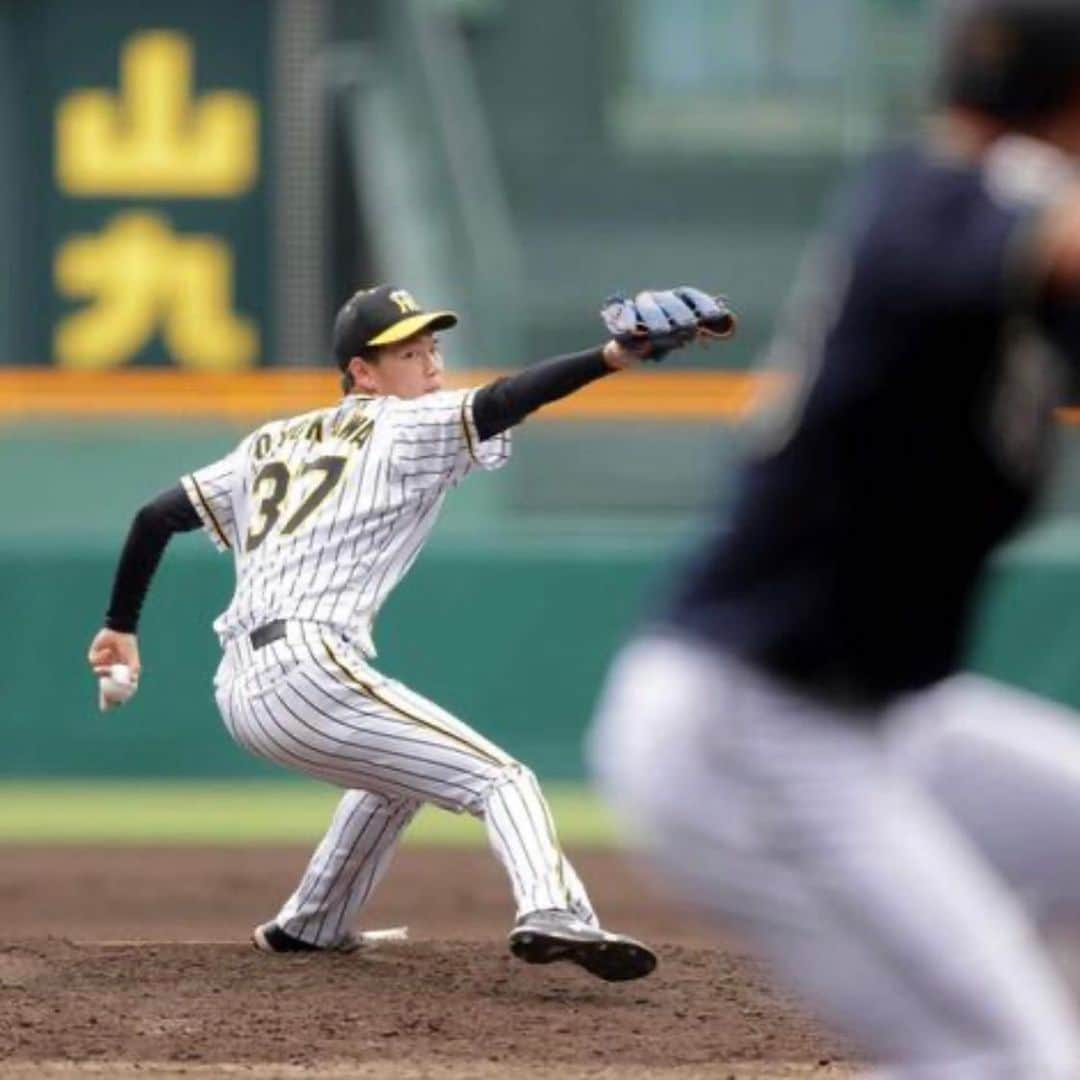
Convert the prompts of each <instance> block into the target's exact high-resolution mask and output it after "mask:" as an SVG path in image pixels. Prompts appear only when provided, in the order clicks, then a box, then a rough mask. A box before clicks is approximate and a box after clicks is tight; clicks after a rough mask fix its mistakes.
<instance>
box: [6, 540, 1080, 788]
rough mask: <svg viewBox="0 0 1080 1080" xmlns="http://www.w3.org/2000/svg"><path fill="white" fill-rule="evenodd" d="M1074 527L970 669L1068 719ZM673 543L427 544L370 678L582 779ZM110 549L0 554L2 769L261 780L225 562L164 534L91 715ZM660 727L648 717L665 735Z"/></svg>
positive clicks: (1076, 681)
mask: <svg viewBox="0 0 1080 1080" xmlns="http://www.w3.org/2000/svg"><path fill="white" fill-rule="evenodd" d="M1078 540H1080V526H1077V525H1073V524H1062V523H1059V524H1057V525H1055V526H1054V527H1052V528H1051V529H1050V530H1049V531H1048V532H1044V533H1041V534H1039V535H1038V536H1036V537H1034V538H1033V539H1032V540H1031V541H1029V542H1028V543H1027V544H1025V545H1021V546H1020V547H1018V548H1017V549H1016V551H1015V552H1013V553H1011V554H1009V555H1008V556H1006V557H1005V558H1004V559H1002V560H1001V562H1000V563H999V564H998V565H997V567H996V569H995V571H994V574H993V576H992V582H991V587H990V589H989V593H988V595H987V602H986V608H985V613H984V618H983V619H982V621H981V623H980V630H979V635H978V641H977V644H976V648H975V652H974V659H975V664H976V666H977V667H979V668H980V669H982V670H985V671H988V672H990V673H992V674H995V675H999V676H1001V677H1003V678H1008V679H1010V680H1012V681H1015V682H1017V683H1019V684H1021V685H1024V686H1028V687H1030V688H1032V689H1035V690H1039V691H1041V692H1044V693H1046V694H1048V695H1049V696H1051V697H1054V698H1057V699H1059V700H1061V701H1065V702H1068V703H1070V704H1074V705H1078V706H1080V665H1077V663H1076V657H1075V644H1074V643H1075V642H1076V641H1077V640H1078V638H1080V633H1078V632H1077V631H1080V626H1078V625H1077V624H1078V623H1080V560H1078V559H1077V558H1076V556H1075V552H1076V550H1077V544H1076V541H1078ZM678 547H679V544H678V542H672V541H671V540H670V539H669V540H667V541H665V542H659V541H645V540H640V541H635V542H627V541H625V540H617V539H614V538H610V537H609V538H608V539H606V540H602V539H598V538H593V539H591V540H590V541H589V542H588V543H584V542H583V541H582V540H581V539H580V538H578V539H567V538H565V537H564V538H558V537H555V536H551V535H548V536H543V535H538V536H532V537H530V536H527V535H519V536H517V537H516V538H514V539H512V540H511V539H499V538H498V537H489V538H486V539H485V538H475V539H473V540H471V541H468V542H465V541H462V540H459V539H453V538H451V539H448V540H444V541H439V542H435V543H433V545H432V546H431V548H430V549H429V550H428V551H427V552H425V554H424V555H423V556H422V557H421V559H420V561H419V563H418V564H417V566H416V567H415V569H414V571H413V573H412V574H411V576H410V577H409V578H408V580H407V581H406V582H405V583H404V584H403V585H402V586H401V588H400V589H399V591H398V592H397V593H396V594H395V595H394V596H393V597H392V599H391V601H390V603H389V605H388V606H387V609H386V611H385V613H384V616H383V618H382V620H381V622H380V625H379V627H378V633H377V638H378V644H379V647H380V650H381V665H382V667H383V668H384V670H386V671H387V672H388V673H390V674H392V675H394V676H396V677H398V678H401V679H403V680H404V681H406V682H408V683H409V684H410V685H412V686H413V687H414V688H415V689H417V690H419V691H421V692H423V693H425V694H427V695H428V696H430V697H432V698H434V699H435V700H437V701H439V702H440V703H441V704H443V705H445V706H446V707H448V708H450V709H451V710H453V711H455V712H456V713H458V714H459V715H460V716H462V717H463V718H465V719H467V720H468V721H469V722H471V723H473V724H474V725H476V726H477V727H478V728H480V729H481V730H482V731H484V732H485V733H487V734H488V735H490V736H491V737H492V738H494V739H495V740H497V741H498V742H500V743H502V744H503V745H504V746H506V747H507V748H508V749H509V750H511V751H512V752H514V753H515V754H518V755H520V756H521V757H522V758H523V759H524V760H526V761H528V762H529V763H530V764H531V765H533V767H534V768H536V770H537V771H538V772H539V773H540V774H541V775H542V776H544V777H548V778H565V779H572V778H577V777H580V776H581V775H582V774H583V767H582V755H581V741H582V735H583V731H584V729H585V726H586V724H587V722H588V718H589V715H590V712H591V709H592V706H593V702H594V699H595V696H596V694H597V690H598V687H599V685H600V684H601V681H602V678H603V672H604V669H605V666H606V663H607V661H608V659H609V657H610V656H611V654H612V652H613V651H614V650H615V649H616V648H617V646H618V643H619V641H620V639H621V638H622V637H623V636H624V635H625V634H626V633H627V632H628V630H629V628H631V627H632V626H633V625H634V623H635V620H636V618H637V613H638V611H639V609H640V607H641V605H642V603H643V600H644V599H645V597H646V596H647V595H648V593H649V592H650V587H651V583H653V582H655V581H656V579H657V568H658V566H659V565H660V564H661V563H662V562H666V561H667V559H668V558H669V556H670V555H671V553H672V552H673V551H674V550H676V549H677V548H678ZM114 558H115V549H114V546H113V545H111V544H108V543H103V542H102V543H97V544H92V545H91V544H88V545H86V546H85V547H82V548H81V549H79V550H72V549H71V548H69V547H65V546H64V545H62V544H54V545H39V546H37V547H35V548H34V549H29V548H27V547H26V546H25V545H17V544H13V543H9V544H7V545H6V546H4V547H3V549H0V594H2V595H3V597H4V599H5V609H6V612H7V617H6V618H5V619H4V620H3V621H2V623H0V626H2V629H0V651H2V655H3V656H4V664H3V673H2V676H0V680H2V681H0V700H2V702H3V712H4V728H5V738H4V752H3V755H2V756H0V776H4V777H46V776H48V777H74V776H125V777H128V776H189V777H224V776H237V777H239V776H259V775H270V774H272V773H273V772H275V770H274V769H272V768H270V767H269V766H263V765H262V764H261V763H259V762H257V761H255V760H254V759H252V758H250V757H249V756H247V755H246V754H245V753H243V752H242V751H240V750H239V749H238V748H236V747H235V746H233V745H232V743H231V742H230V741H229V739H228V737H227V736H226V734H225V731H224V729H223V727H222V726H221V724H220V722H219V720H218V718H217V715H216V713H215V709H214V705H213V702H212V698H211V678H212V675H213V671H214V667H215V664H216V662H217V655H218V650H217V643H216V640H215V639H214V637H213V634H212V633H211V630H210V622H211V620H212V618H213V616H214V615H215V613H216V612H217V611H218V610H219V609H220V608H221V607H222V605H223V604H224V602H225V601H226V599H227V597H228V595H229V591H230V587H231V565H230V560H229V559H228V558H227V557H219V556H216V555H215V554H213V553H212V552H211V551H210V550H209V549H208V548H205V549H204V546H203V541H202V540H201V538H198V537H183V538H181V539H179V540H178V541H176V542H175V543H174V545H173V548H172V549H171V550H170V552H169V553H168V557H167V559H166V561H165V563H164V565H163V567H162V569H161V571H160V575H159V580H158V581H157V583H156V586H155V589H154V591H153V594H152V596H151V598H150V602H149V603H148V605H147V610H146V614H145V619H144V625H143V631H142V648H143V657H144V664H145V675H144V683H143V688H142V690H141V691H140V693H139V696H138V697H137V699H136V700H135V701H134V702H133V703H132V704H131V705H130V706H128V707H126V708H124V709H122V710H120V711H118V712H115V713H109V714H106V715H102V714H100V713H98V712H97V710H96V705H95V700H94V698H95V693H94V691H95V687H94V684H93V681H92V679H91V678H90V676H89V674H88V673H87V672H86V670H85V668H84V663H83V655H84V652H85V649H86V644H87V640H88V638H89V636H90V634H91V633H92V631H93V630H94V628H95V627H96V626H97V624H98V622H99V620H100V615H101V607H102V601H103V595H104V593H105V591H106V589H107V584H108V581H109V578H110V576H111V570H112V565H113V561H114ZM662 722H663V718H658V723H662Z"/></svg>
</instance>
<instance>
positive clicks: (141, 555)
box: [105, 484, 202, 634]
mask: <svg viewBox="0 0 1080 1080" xmlns="http://www.w3.org/2000/svg"><path fill="white" fill-rule="evenodd" d="M201 524H202V521H201V520H200V518H199V515H198V514H197V513H196V512H195V507H194V506H192V505H191V500H190V499H189V498H188V497H187V493H186V492H185V491H184V489H183V488H182V487H181V486H180V485H179V484H177V485H176V486H175V487H171V488H169V490H168V491H163V492H162V493H161V494H160V495H159V496H158V497H157V498H156V499H153V500H152V501H151V502H148V503H147V504H146V505H145V506H144V507H143V508H142V509H141V510H140V511H139V512H138V513H137V514H136V515H135V519H134V520H133V521H132V523H131V528H130V530H129V531H128V536H127V541H126V542H125V544H124V550H123V551H122V552H121V554H120V562H119V564H118V565H117V567H116V577H115V578H114V579H113V589H112V597H111V599H110V600H109V610H108V613H107V614H106V616H105V625H106V626H107V627H108V628H109V629H110V630H118V631H120V632H121V633H125V634H134V633H135V630H136V628H137V627H138V625H139V613H140V612H141V611H142V605H143V600H145V599H146V592H147V590H148V589H149V588H150V579H151V578H152V577H153V576H154V571H155V570H156V569H157V566H158V563H159V562H160V561H161V556H162V554H163V552H164V551H165V547H166V545H167V544H168V543H169V539H170V537H171V536H172V535H173V533H178V532H191V530H192V529H197V528H199V526H200V525H201Z"/></svg>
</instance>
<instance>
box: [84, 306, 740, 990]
mask: <svg viewBox="0 0 1080 1080" xmlns="http://www.w3.org/2000/svg"><path fill="white" fill-rule="evenodd" d="M603 315H604V319H605V322H606V324H607V326H608V327H609V329H610V331H611V333H612V337H611V340H609V341H608V342H607V344H605V345H604V346H603V347H602V348H595V349H589V350H587V351H585V352H581V353H578V354H574V355H570V356H562V357H557V358H554V359H550V360H547V361H544V362H542V363H539V364H536V365H534V366H532V367H529V368H527V369H526V370H524V371H521V372H520V373H518V374H515V375H510V376H507V377H504V378H499V379H496V380H495V381H494V382H492V383H490V384H488V385H486V386H482V387H479V388H477V389H471V390H455V391H446V390H443V389H442V382H443V363H442V357H441V354H440V349H439V344H438V341H437V339H436V337H435V333H436V332H437V331H440V330H447V329H449V328H451V327H453V326H454V325H455V324H456V322H457V318H456V316H455V315H454V314H453V313H452V312H449V311H423V310H421V308H420V306H419V305H418V304H417V302H416V300H415V299H414V298H413V297H412V295H411V294H410V293H409V292H407V291H406V290H404V289H400V288H393V287H390V286H386V285H383V286H379V287H377V288H373V289H366V290H363V291H360V292H358V293H356V294H355V295H354V296H353V297H352V298H351V299H350V300H349V301H348V302H347V303H346V304H345V305H344V307H343V308H342V309H341V311H340V312H339V314H338V316H337V319H336V322H335V325H334V353H335V356H336V359H337V363H338V365H339V367H340V369H341V372H342V380H343V388H344V391H345V394H344V397H343V398H342V399H341V401H339V402H337V403H336V404H333V405H330V406H328V407H327V408H324V409H318V410H316V411H314V412H310V413H306V414H304V415H301V416H294V417H291V418H289V419H286V420H275V421H272V422H270V423H267V424H264V425H263V426H262V427H260V428H258V429H257V430H255V431H253V432H252V433H251V434H250V435H248V436H247V437H246V438H245V439H243V440H242V441H241V443H240V444H239V446H237V447H236V449H235V450H234V451H233V452H232V453H230V454H228V455H227V456H226V457H224V458H223V459H222V460H220V461H217V462H214V463H213V464H211V465H208V466H206V467H205V468H202V469H198V470H196V471H195V472H193V473H191V474H189V475H187V476H184V477H183V478H182V480H181V482H180V483H179V484H178V485H177V486H175V487H173V488H172V489H170V490H168V491H166V492H165V493H164V494H162V495H160V496H159V497H158V498H156V499H154V500H153V501H152V502H150V503H148V504H147V505H146V506H144V507H143V508H142V509H141V510H140V511H139V512H138V514H137V515H136V516H135V519H134V522H133V523H132V526H131V530H130V533H129V535H128V538H127V542H126V544H125V546H124V549H123V553H122V555H121V557H120V561H119V566H118V568H117V571H116V577H115V582H114V586H113V591H112V598H111V602H110V604H109V609H108V614H107V616H106V620H105V627H104V629H102V630H101V631H99V632H98V634H97V636H96V637H95V638H94V640H93V642H92V644H91V646H90V651H89V662H90V665H91V667H92V668H93V669H94V671H95V672H96V673H98V674H99V675H101V676H102V677H103V678H104V679H105V680H106V681H105V682H103V684H102V693H103V695H104V696H105V699H106V701H108V700H120V699H121V698H122V697H126V696H129V695H130V692H131V691H132V688H133V687H134V686H136V685H137V680H138V672H139V651H138V644H137V638H136V629H137V625H138V619H139V612H140V609H141V607H142V603H143V600H144V597H145V595H146V593H147V590H148V587H149V584H150V580H151V577H152V575H153V573H154V570H155V568H156V566H157V564H158V561H159V560H160V558H161V555H162V553H163V551H164V549H165V546H166V544H167V543H168V540H169V538H170V536H171V535H172V534H173V533H176V532H184V531H188V530H192V529H195V528H198V527H200V526H201V527H202V528H203V529H204V530H205V531H206V533H207V535H208V536H209V537H210V539H211V541H212V542H213V543H214V544H215V545H216V546H217V547H218V548H219V549H221V550H222V551H229V552H231V553H232V556H233V560H234V563H235V568H236V590H235V593H234V594H233V598H232V602H231V603H230V604H229V607H228V608H227V610H226V611H225V612H224V614H222V615H221V616H220V617H219V618H218V619H217V621H216V622H215V624H214V628H215V630H216V632H217V634H218V636H219V638H220V641H221V645H222V649H223V653H224V655H223V657H222V660H221V664H220V667H219V669H218V672H217V675H216V678H215V684H214V685H215V695H216V700H217V704H218V708H219V709H220V711H221V715H222V718H223V719H224V722H225V725H226V727H227V728H228V730H229V733H230V734H231V735H232V737H233V738H234V739H235V740H236V742H237V743H238V744H239V745H240V746H242V747H244V748H246V749H247V750H249V751H251V752H252V753H253V754H256V755H258V756H260V757H263V758H266V759H268V760H270V761H275V762H279V763H280V764H282V765H284V766H285V767H287V768H291V769H296V770H298V771H300V772H303V773H306V774H307V775H309V776H314V777H318V778H320V779H322V780H326V781H328V782H329V783H331V784H335V785H337V786H339V787H341V788H343V789H344V792H345V793H344V795H343V796H342V799H341V802H340V804H339V805H338V807H337V810H336V812H335V814H334V817H333V821H332V822H331V825H330V828H329V830H328V832H327V833H326V836H325V837H324V838H323V840H322V842H321V843H320V845H319V846H318V848H317V850H316V851H315V853H314V855H313V856H312V858H311V861H310V863H309V865H308V867H307V870H306V872H305V873H304V875H303V878H302V879H301V881H300V883H299V885H298V886H297V888H296V890H295V892H294V893H293V894H292V895H291V896H290V897H289V898H288V899H287V900H286V901H285V904H284V906H283V907H282V908H281V910H280V911H279V912H278V914H277V915H276V917H275V918H274V919H273V920H272V921H270V922H267V923H264V924H263V925H260V926H258V927H256V929H255V930H254V933H253V940H254V943H255V945H256V947H257V948H259V949H261V950H264V951H267V952H276V953H281V952H297V951H312V950H333V951H347V950H349V949H351V948H354V947H355V945H356V943H357V938H356V935H355V934H354V933H353V930H352V927H353V923H354V920H355V918H356V916H357V915H358V913H359V912H360V910H361V909H362V908H363V906H364V904H365V902H366V901H367V900H368V898H369V897H370V896H371V895H372V892H373V891H374V889H375V887H376V886H377V885H378V882H379V880H380V879H381V877H382V876H383V874H384V873H385V871H386V869H387V866H388V865H389V863H390V859H391V857H392V855H393V852H394V850H395V848H396V846H397V843H398V840H399V839H400V837H401V835H402V832H403V830H404V829H405V827H406V826H407V825H408V824H409V822H410V821H411V820H412V818H413V816H414V815H415V814H416V812H417V810H418V809H419V808H420V807H421V806H422V805H423V804H425V803H431V804H434V805H436V806H440V807H443V808H445V809H447V810H451V811H455V812H461V811H466V812H468V813H471V814H474V815H476V816H478V817H480V818H482V819H483V821H484V823H485V825H486V827H487V832H488V837H489V839H490V842H491V846H492V848H493V849H494V851H495V853H496V855H497V856H498V858H499V860H500V861H501V863H502V865H503V867H504V868H505V870H506V873H507V875H508V877H509V879H510V884H511V887H512V889H513V893H514V900H515V903H516V906H517V914H518V917H517V921H516V923H515V925H514V927H513V929H512V931H511V933H510V939H509V943H510V948H511V950H512V952H513V953H514V955H516V956H518V957H520V958H521V959H522V960H525V961H527V962H529V963H549V962H552V961H556V960H569V961H571V962H573V963H576V964H579V965H580V966H581V967H583V968H584V969H585V970H587V971H589V972H590V973H592V974H593V975H596V976H598V977H599V978H602V979H606V980H609V981H617V980H623V979H636V978H640V977H642V976H644V975H648V974H649V972H651V971H652V970H653V968H654V967H655V965H656V958H655V956H654V954H653V953H652V951H651V950H650V949H649V948H647V947H646V946H645V945H643V944H641V943H640V942H637V941H634V940H632V939H631V938H628V937H625V936H622V935H619V934H614V933H609V932H607V931H605V930H603V929H602V928H601V927H600V925H599V923H598V920H597V917H596V913H595V912H594V910H593V907H592V905H591V903H590V902H589V897H588V895H587V894H586V891H585V888H584V887H583V885H582V883H581V881H580V880H579V879H578V876H577V874H576V873H575V872H574V869H573V867H572V866H571V865H570V863H569V862H568V860H567V859H566V857H565V856H564V855H563V853H562V851H561V850H560V848H559V844H558V841H557V839H556V835H555V828H554V825H553V823H552V818H551V814H550V812H549V810H548V807H547V804H546V802H545V800H544V797H543V795H542V794H541V791H540V788H539V786H538V784H537V781H536V777H535V776H534V775H533V773H532V772H531V771H530V770H529V769H527V768H526V767H525V766H524V765H522V764H521V763H520V762H518V761H515V760H514V759H513V758H512V757H510V755H508V754H507V753H505V752H504V751H503V750H501V749H500V748H499V747H498V746H496V745H494V744H493V743H492V742H490V741H489V740H487V739H485V738H484V737H483V736H482V735H480V734H478V733H477V732H476V731H474V730H473V729H472V728H471V727H470V726H469V725H467V724H465V723H463V722H462V721H461V720H459V719H458V718H457V717H455V716H451V715H450V714H449V713H448V712H446V711H445V710H444V709H441V708H439V706H437V705H435V704H434V703H432V702H430V701H428V700H426V699H425V698H423V697H421V696H420V695H419V694H417V693H415V692H413V691H412V690H410V689H408V688H407V687H406V686H403V685H402V684H400V683H398V682H395V681H394V680H392V679H388V678H387V677H386V676H384V675H383V674H381V673H380V672H379V671H378V670H377V669H376V668H375V667H373V666H372V661H373V660H374V657H375V646H374V644H373V627H374V623H375V619H376V616H377V615H378V612H379V609H380V608H381V607H382V605H383V603H384V602H385V600H386V598H387V597H388V596H389V594H390V592H391V591H392V590H393V588H394V586H395V585H397V583H398V582H399V581H400V580H401V579H402V577H404V575H405V574H406V573H407V572H408V570H409V567H410V566H412V564H413V562H414V561H415V559H416V557H417V556H418V555H419V554H420V550H421V548H422V547H423V545H424V541H425V540H426V539H427V537H428V535H429V533H430V532H431V529H432V527H433V525H434V524H435V520H436V518H437V517H438V514H439V510H440V508H441V507H442V504H443V500H444V499H445V498H446V495H447V493H448V492H449V491H450V489H451V488H452V487H454V486H455V485H456V484H458V483H459V482H460V481H461V480H462V479H463V478H464V477H465V476H467V475H468V474H469V473H470V472H472V471H473V470H474V469H477V468H480V469H497V468H500V467H501V466H503V465H504V464H505V463H506V461H507V459H508V457H509V454H510V429H511V428H512V427H513V426H514V425H515V424H518V423H520V422H521V421H522V420H523V419H524V418H525V417H526V416H527V415H528V414H529V413H531V412H533V411H534V410H535V409H537V408H539V407H540V406H541V405H543V404H545V403H546V402H550V401H554V400H555V399H557V398H560V397H563V396H565V395H567V394H570V393H572V392H573V391H575V390H577V389H579V388H581V387H583V386H585V385H587V384H588V383H590V382H592V381H594V380H595V379H599V378H602V377H605V376H607V375H610V374H611V373H612V372H614V371H617V370H619V369H621V368H625V367H628V366H630V365H631V364H634V363H636V362H638V361H639V360H641V359H643V358H649V359H659V358H661V357H662V356H663V355H664V353H665V352H666V351H668V350H669V349H672V348H678V347H681V346H683V345H686V344H688V343H690V342H692V341H694V340H697V339H700V338H703V337H716V336H726V335H727V334H728V333H730V332H731V330H732V328H733V325H734V324H733V319H732V317H731V315H730V314H729V313H728V311H727V309H726V308H725V307H724V306H723V304H722V303H720V302H717V301H716V300H714V299H713V298H712V297H710V296H708V295H707V294H705V293H703V292H701V291H699V290H696V289H690V288H683V289H676V290H673V291H663V292H645V293H640V294H639V295H638V296H637V297H636V299H634V300H629V299H622V298H615V299H613V300H611V301H609V302H608V303H607V304H606V305H605V307H604V309H603ZM124 667H126V669H127V674H128V675H129V678H127V679H126V680H125V679H124V678H123V675H124V674H125V673H124V671H123V668H124ZM118 668H119V670H118ZM118 676H120V679H119V681H118Z"/></svg>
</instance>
